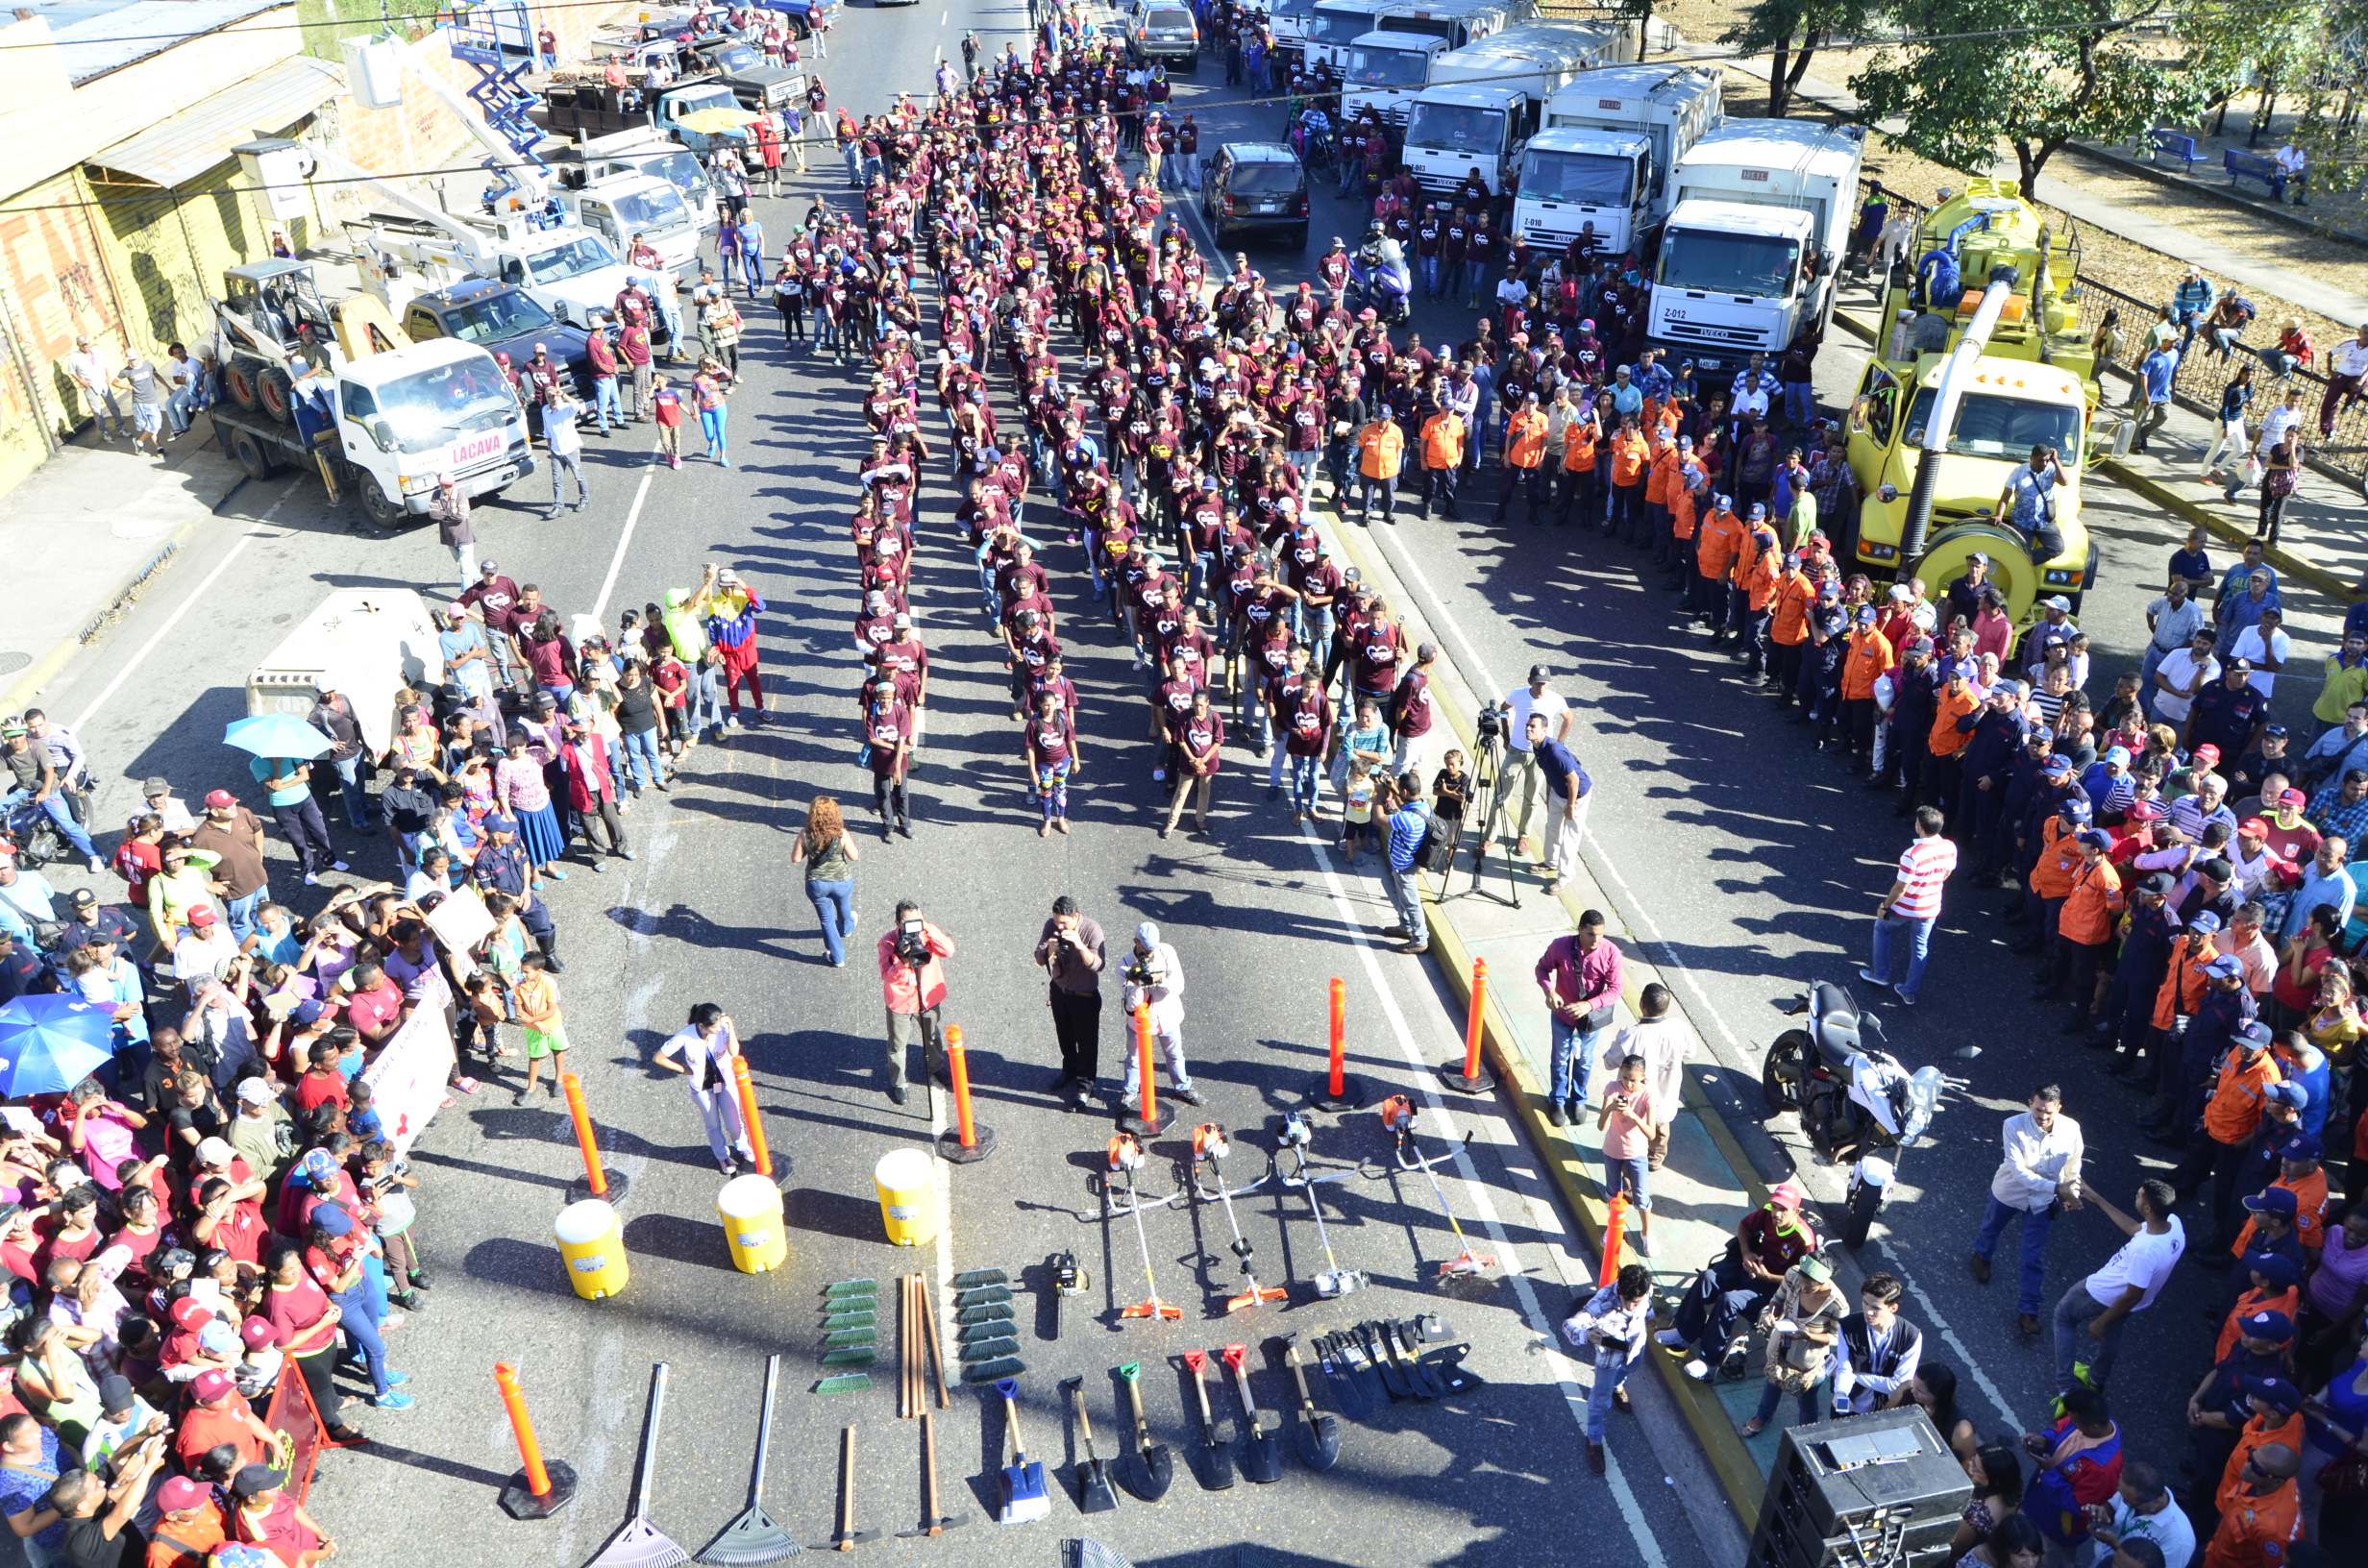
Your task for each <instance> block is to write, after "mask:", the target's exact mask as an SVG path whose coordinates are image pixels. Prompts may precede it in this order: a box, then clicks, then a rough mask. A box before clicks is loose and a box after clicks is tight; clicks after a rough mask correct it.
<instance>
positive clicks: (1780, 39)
mask: <svg viewBox="0 0 2368 1568" xmlns="http://www.w3.org/2000/svg"><path fill="white" fill-rule="evenodd" d="M1878 10H1879V7H1878V5H1877V4H1876V0H1754V4H1753V5H1752V6H1751V7H1750V9H1748V10H1747V11H1745V12H1743V15H1742V19H1741V20H1740V21H1739V22H1738V23H1736V25H1735V26H1733V27H1731V28H1729V29H1727V31H1725V32H1724V33H1721V34H1720V35H1718V41H1719V42H1720V43H1722V44H1725V45H1726V46H1727V47H1728V48H1730V49H1740V50H1742V51H1744V52H1745V53H1748V54H1754V55H1758V54H1765V55H1766V56H1767V57H1768V67H1767V112H1768V117H1769V118H1770V119H1775V120H1781V119H1783V118H1784V117H1785V115H1786V112H1787V110H1789V109H1790V108H1791V107H1792V98H1793V94H1795V93H1796V92H1798V91H1799V90H1800V86H1801V79H1802V78H1803V77H1805V76H1807V75H1808V74H1809V62H1810V61H1813V60H1814V59H1815V58H1816V56H1817V51H1818V50H1819V49H1821V48H1823V47H1824V46H1825V45H1826V44H1827V43H1829V42H1831V41H1832V40H1834V39H1836V38H1843V39H1855V38H1858V37H1863V36H1864V35H1865V33H1866V32H1867V31H1868V30H1869V29H1870V28H1871V27H1872V26H1873V25H1874V20H1875V15H1876V12H1877V11H1878Z"/></svg>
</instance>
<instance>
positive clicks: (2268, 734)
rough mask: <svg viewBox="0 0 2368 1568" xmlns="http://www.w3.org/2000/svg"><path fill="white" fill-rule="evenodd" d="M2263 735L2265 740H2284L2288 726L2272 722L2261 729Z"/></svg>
mask: <svg viewBox="0 0 2368 1568" xmlns="http://www.w3.org/2000/svg"><path fill="white" fill-rule="evenodd" d="M2261 737H2262V739H2264V740H2275V741H2282V740H2284V739H2285V737H2286V727H2285V725H2283V724H2271V725H2269V726H2268V727H2267V728H2265V729H2263V730H2262V731H2261Z"/></svg>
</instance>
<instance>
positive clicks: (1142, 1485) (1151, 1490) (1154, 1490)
mask: <svg viewBox="0 0 2368 1568" xmlns="http://www.w3.org/2000/svg"><path fill="white" fill-rule="evenodd" d="M1119 1378H1120V1379H1121V1381H1122V1382H1123V1383H1124V1384H1126V1408H1127V1409H1128V1410H1129V1411H1131V1412H1132V1413H1133V1415H1134V1418H1135V1462H1134V1463H1133V1464H1132V1465H1130V1466H1128V1467H1127V1469H1126V1471H1125V1473H1124V1474H1123V1475H1122V1480H1124V1481H1125V1482H1126V1489H1127V1490H1128V1491H1130V1492H1132V1493H1134V1494H1135V1495H1136V1496H1137V1497H1139V1498H1141V1499H1143V1501H1145V1502H1146V1503H1156V1502H1158V1501H1159V1500H1160V1499H1161V1498H1163V1497H1166V1496H1167V1495H1168V1485H1169V1483H1170V1482H1172V1481H1174V1480H1175V1458H1174V1457H1173V1456H1172V1455H1171V1454H1170V1453H1169V1452H1168V1445H1167V1444H1166V1443H1155V1442H1153V1441H1151V1423H1150V1422H1148V1421H1147V1420H1145V1419H1144V1416H1143V1363H1142V1362H1141V1361H1128V1362H1127V1363H1126V1364H1125V1365H1124V1366H1122V1367H1120V1368H1119Z"/></svg>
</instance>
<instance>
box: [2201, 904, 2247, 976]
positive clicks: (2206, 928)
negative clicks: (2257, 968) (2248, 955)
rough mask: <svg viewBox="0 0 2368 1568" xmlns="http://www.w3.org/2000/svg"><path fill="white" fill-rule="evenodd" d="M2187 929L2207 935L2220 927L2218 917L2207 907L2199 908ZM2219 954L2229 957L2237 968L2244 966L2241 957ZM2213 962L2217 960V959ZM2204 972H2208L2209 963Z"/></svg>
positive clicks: (2209, 968)
mask: <svg viewBox="0 0 2368 1568" xmlns="http://www.w3.org/2000/svg"><path fill="white" fill-rule="evenodd" d="M2187 929H2188V930H2190V931H2193V932H2196V933H2198V934H2199V935H2202V936H2207V937H2208V936H2210V935H2211V934H2212V933H2213V932H2215V931H2217V930H2219V929H2220V917H2219V916H2218V915H2216V914H2214V913H2213V912H2212V911H2210V910H2208V909H2199V910H2197V911H2196V912H2195V919H2191V920H2189V921H2188V922H2187ZM2221 956H2222V957H2224V958H2229V961H2230V962H2231V963H2232V964H2234V965H2235V966H2236V967H2237V968H2239V969H2241V968H2244V967H2245V965H2244V961H2243V960H2242V959H2238V958H2233V957H2231V956H2230V955H2228V954H2225V953H2224V954H2222V955H2221ZM2214 962H2217V960H2215V961H2214ZM2204 972H2205V973H2207V974H2208V973H2210V972H2211V967H2210V966H2209V965H2206V966H2205V969H2204Z"/></svg>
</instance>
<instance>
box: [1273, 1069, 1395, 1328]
mask: <svg viewBox="0 0 2368 1568" xmlns="http://www.w3.org/2000/svg"><path fill="white" fill-rule="evenodd" d="M1308 1140H1309V1134H1308V1130H1307V1118H1306V1117H1304V1116H1302V1115H1299V1114H1298V1113H1297V1112H1295V1111H1290V1112H1285V1113H1284V1115H1283V1129H1282V1139H1281V1148H1278V1149H1277V1150H1276V1151H1275V1162H1276V1163H1275V1169H1274V1174H1275V1176H1276V1178H1277V1179H1278V1180H1280V1181H1281V1182H1282V1184H1283V1185H1284V1186H1285V1187H1303V1188H1307V1207H1308V1209H1309V1211H1310V1212H1311V1213H1314V1214H1315V1216H1316V1239H1317V1240H1319V1241H1320V1242H1322V1243H1323V1262H1324V1266H1323V1269H1322V1271H1321V1272H1320V1273H1319V1274H1318V1275H1317V1276H1316V1281H1315V1284H1316V1294H1318V1295H1319V1296H1321V1297H1322V1298H1324V1299H1325V1300H1326V1301H1330V1300H1333V1299H1335V1298H1337V1297H1341V1296H1346V1295H1353V1294H1355V1293H1356V1292H1357V1291H1359V1290H1362V1289H1364V1288H1365V1287H1366V1286H1368V1285H1369V1284H1371V1283H1372V1281H1371V1280H1370V1278H1369V1277H1368V1275H1367V1274H1366V1272H1365V1270H1363V1269H1361V1268H1343V1267H1341V1261H1340V1260H1339V1259H1338V1258H1335V1257H1333V1256H1332V1235H1331V1233H1330V1232H1329V1231H1327V1230H1325V1229H1324V1225H1323V1205H1322V1204H1321V1203H1320V1202H1318V1201H1317V1199H1316V1184H1317V1183H1318V1182H1340V1181H1346V1180H1347V1179H1348V1178H1349V1177H1351V1176H1354V1175H1356V1174H1357V1172H1355V1171H1353V1170H1343V1171H1336V1172H1334V1173H1333V1174H1332V1175H1329V1176H1311V1175H1309V1174H1308V1160H1307V1147H1308ZM1283 1149H1289V1150H1290V1151H1291V1157H1292V1162H1293V1167H1292V1168H1293V1170H1294V1172H1295V1174H1292V1175H1288V1176H1286V1175H1284V1174H1283V1171H1282V1164H1281V1161H1282V1150H1283Z"/></svg>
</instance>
